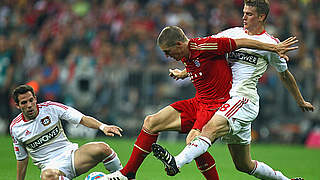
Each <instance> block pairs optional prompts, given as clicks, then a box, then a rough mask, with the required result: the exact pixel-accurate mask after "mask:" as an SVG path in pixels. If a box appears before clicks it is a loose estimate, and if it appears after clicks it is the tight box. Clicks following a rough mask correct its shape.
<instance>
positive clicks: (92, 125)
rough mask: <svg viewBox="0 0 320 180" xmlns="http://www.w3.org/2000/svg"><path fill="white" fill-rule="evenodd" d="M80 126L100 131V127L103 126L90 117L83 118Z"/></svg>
mask: <svg viewBox="0 0 320 180" xmlns="http://www.w3.org/2000/svg"><path fill="white" fill-rule="evenodd" d="M80 124H82V125H84V126H86V127H89V128H93V129H99V127H100V126H101V125H102V124H103V123H101V122H100V121H98V120H96V119H95V118H93V117H90V116H83V117H82V119H81V121H80Z"/></svg>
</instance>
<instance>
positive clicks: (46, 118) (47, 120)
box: [40, 116, 51, 126]
mask: <svg viewBox="0 0 320 180" xmlns="http://www.w3.org/2000/svg"><path fill="white" fill-rule="evenodd" d="M40 121H41V124H43V125H44V126H48V125H49V124H50V123H51V119H50V117H49V116H46V117H45V118H42V119H41V120H40Z"/></svg>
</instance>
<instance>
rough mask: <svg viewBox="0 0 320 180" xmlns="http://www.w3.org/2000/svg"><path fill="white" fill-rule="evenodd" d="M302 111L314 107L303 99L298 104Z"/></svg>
mask: <svg viewBox="0 0 320 180" xmlns="http://www.w3.org/2000/svg"><path fill="white" fill-rule="evenodd" d="M298 105H299V107H300V108H301V110H302V112H309V111H314V107H313V105H312V104H311V103H309V102H306V101H303V102H302V103H301V104H298Z"/></svg>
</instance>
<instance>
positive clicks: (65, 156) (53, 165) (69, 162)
mask: <svg viewBox="0 0 320 180" xmlns="http://www.w3.org/2000/svg"><path fill="white" fill-rule="evenodd" d="M77 149H78V144H75V143H73V144H72V145H70V146H69V147H68V150H67V151H65V152H64V153H62V154H60V155H58V156H56V157H55V158H53V159H52V160H51V161H50V162H49V163H47V164H45V167H44V168H43V169H41V171H43V170H46V169H58V170H60V171H62V172H63V173H64V174H65V175H66V177H67V178H69V179H73V178H75V177H76V176H77V175H76V169H75V167H74V152H75V151H76V150H77Z"/></svg>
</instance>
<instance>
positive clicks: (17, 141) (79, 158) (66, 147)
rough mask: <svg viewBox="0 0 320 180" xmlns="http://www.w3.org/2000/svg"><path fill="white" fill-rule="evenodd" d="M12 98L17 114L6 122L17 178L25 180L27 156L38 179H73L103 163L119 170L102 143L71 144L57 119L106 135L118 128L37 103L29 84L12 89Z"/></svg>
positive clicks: (68, 109)
mask: <svg viewBox="0 0 320 180" xmlns="http://www.w3.org/2000/svg"><path fill="white" fill-rule="evenodd" d="M12 96H13V99H14V101H15V103H16V107H17V108H18V109H20V110H21V112H22V113H20V114H19V115H18V116H17V117H16V118H15V119H14V120H13V121H12V123H11V125H10V133H11V136H12V138H13V147H14V152H15V155H16V159H17V180H23V179H25V174H26V170H27V165H28V160H29V156H30V157H31V159H32V161H33V163H34V164H35V165H36V166H38V168H39V169H41V179H42V180H60V179H67V180H68V179H73V178H74V177H76V176H78V175H81V174H83V173H86V172H87V171H88V170H90V169H91V168H93V167H94V166H96V165H97V164H98V163H99V162H103V164H104V166H105V167H106V169H107V170H108V171H110V172H114V171H117V170H120V169H122V165H121V163H120V160H119V158H118V157H117V154H116V153H115V152H114V151H113V150H112V148H110V147H109V145H108V144H106V143H104V142H92V143H87V144H85V145H82V146H81V147H78V144H74V143H71V142H70V141H69V140H68V139H67V137H66V135H65V133H64V131H63V128H62V125H61V120H66V121H68V122H70V123H73V124H76V125H78V124H82V125H84V126H87V127H89V128H94V129H100V130H101V131H103V132H104V133H105V134H106V135H108V136H114V135H119V136H121V131H122V129H121V128H120V127H117V126H114V125H106V124H103V123H101V122H99V121H98V120H96V119H95V118H93V117H89V116H86V115H83V114H82V113H81V112H79V111H77V110H76V109H74V108H72V107H69V106H65V105H63V104H60V103H56V102H51V101H47V102H44V103H39V104H37V99H36V96H35V93H34V90H33V89H32V87H31V86H28V85H20V86H18V87H17V88H15V89H14V90H13V93H12Z"/></svg>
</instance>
